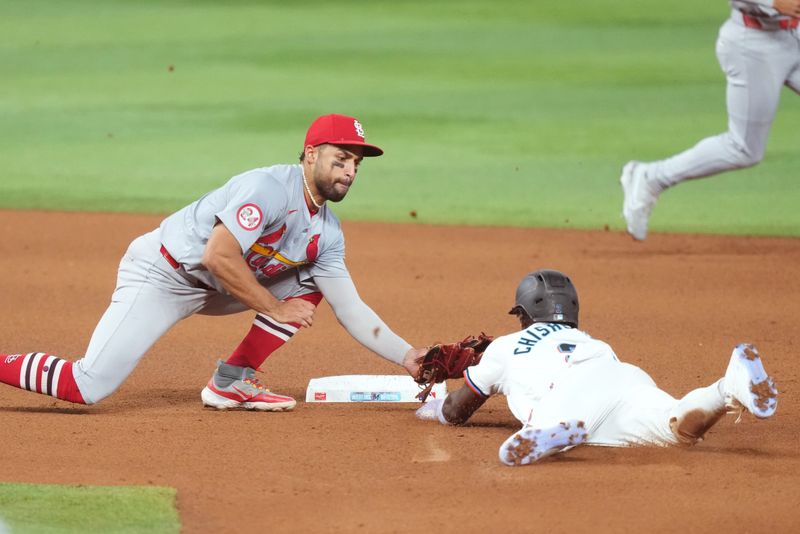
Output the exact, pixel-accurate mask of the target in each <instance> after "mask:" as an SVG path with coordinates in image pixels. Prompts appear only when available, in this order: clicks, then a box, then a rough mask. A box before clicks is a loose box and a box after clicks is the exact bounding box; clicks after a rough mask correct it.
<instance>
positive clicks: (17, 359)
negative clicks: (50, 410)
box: [0, 352, 86, 404]
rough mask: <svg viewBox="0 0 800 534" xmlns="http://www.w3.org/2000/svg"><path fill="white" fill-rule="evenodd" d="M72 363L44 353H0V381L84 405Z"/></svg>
mask: <svg viewBox="0 0 800 534" xmlns="http://www.w3.org/2000/svg"><path fill="white" fill-rule="evenodd" d="M72 365H73V362H68V361H66V360H62V359H61V358H59V357H57V356H53V355H51V354H46V353H44V352H30V353H28V354H0V382H2V383H4V384H8V385H9V386H14V387H18V388H20V389H27V390H28V391H33V392H35V393H41V394H42V395H50V396H51V397H56V398H58V399H61V400H66V401H70V402H75V403H78V404H86V402H85V401H84V400H83V396H82V395H81V392H80V391H79V390H78V385H77V384H76V383H75V378H74V377H73V376H72Z"/></svg>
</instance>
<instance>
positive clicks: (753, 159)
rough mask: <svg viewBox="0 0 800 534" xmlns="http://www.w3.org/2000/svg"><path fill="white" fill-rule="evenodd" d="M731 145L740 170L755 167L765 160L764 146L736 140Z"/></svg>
mask: <svg viewBox="0 0 800 534" xmlns="http://www.w3.org/2000/svg"><path fill="white" fill-rule="evenodd" d="M731 144H732V145H733V147H732V148H733V155H734V159H735V164H736V167H738V168H742V169H743V168H746V167H753V166H754V165H758V164H759V163H761V160H763V159H764V152H765V146H764V145H763V144H762V145H753V144H748V143H743V142H738V141H736V140H734V139H732V140H731Z"/></svg>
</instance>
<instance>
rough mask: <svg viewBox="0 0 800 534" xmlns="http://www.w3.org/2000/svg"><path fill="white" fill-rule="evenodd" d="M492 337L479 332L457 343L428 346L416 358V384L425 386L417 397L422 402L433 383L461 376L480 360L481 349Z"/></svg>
mask: <svg viewBox="0 0 800 534" xmlns="http://www.w3.org/2000/svg"><path fill="white" fill-rule="evenodd" d="M493 339H494V337H492V336H487V335H486V334H484V333H483V332H481V334H480V335H479V336H478V337H475V336H467V337H466V338H465V339H464V340H463V341H459V342H457V343H436V344H435V345H433V346H432V347H430V348H429V349H428V352H426V353H425V355H424V356H421V357H420V358H417V363H418V364H419V372H418V373H417V379H416V380H417V384H420V385H421V386H425V387H424V388H423V390H422V391H421V392H420V393H419V395H417V398H418V399H419V400H421V401H423V402H424V401H425V399H427V398H428V395H430V392H431V390H432V389H433V385H434V384H438V383H440V382H444V381H445V380H447V379H448V378H461V375H462V374H463V373H464V369H466V368H467V367H469V366H471V365H475V364H476V363H478V362H479V361H481V356H483V351H485V350H486V347H488V346H489V343H491V342H492V340H493Z"/></svg>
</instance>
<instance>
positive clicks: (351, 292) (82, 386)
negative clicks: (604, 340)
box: [0, 115, 424, 411]
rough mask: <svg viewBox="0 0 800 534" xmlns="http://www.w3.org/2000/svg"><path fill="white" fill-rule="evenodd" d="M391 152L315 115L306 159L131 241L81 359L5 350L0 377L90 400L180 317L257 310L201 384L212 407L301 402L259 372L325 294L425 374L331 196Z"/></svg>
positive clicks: (380, 348) (338, 310)
mask: <svg viewBox="0 0 800 534" xmlns="http://www.w3.org/2000/svg"><path fill="white" fill-rule="evenodd" d="M382 153H383V151H382V150H381V149H380V148H378V147H377V146H374V145H370V144H368V143H366V141H365V137H364V130H363V127H362V126H361V124H360V123H359V122H358V120H356V119H355V118H353V117H347V116H344V115H325V116H322V117H319V118H317V119H316V120H315V121H314V122H313V124H311V126H310V127H309V129H308V132H307V134H306V139H305V144H304V148H303V152H302V154H301V156H300V164H295V165H275V166H272V167H265V168H260V169H254V170H251V171H248V172H245V173H244V174H240V175H238V176H235V177H233V178H232V179H231V180H230V181H228V182H227V183H226V184H225V185H223V186H222V187H220V188H219V189H216V190H214V191H211V192H210V193H208V194H206V195H204V196H202V197H201V198H200V199H199V200H197V201H195V202H193V203H192V204H190V205H188V206H186V207H185V208H183V209H181V210H179V211H177V212H176V213H173V214H172V215H170V216H169V217H167V218H166V219H164V221H163V222H162V223H161V225H160V227H159V228H157V229H155V230H153V231H152V232H150V233H147V234H145V235H143V236H141V237H138V238H137V239H135V240H134V241H133V242H132V243H131V245H130V247H129V248H128V250H127V252H126V253H125V255H124V256H123V258H122V261H121V262H120V266H119V272H118V278H117V287H116V289H115V291H114V294H113V295H112V297H111V304H110V305H109V307H108V309H107V310H106V312H105V314H104V315H103V317H102V318H101V319H100V322H99V323H98V325H97V327H96V328H95V331H94V334H93V335H92V338H91V340H90V342H89V346H88V348H87V349H86V353H85V356H84V357H83V358H81V359H79V360H78V361H76V362H70V361H66V360H63V359H61V358H59V357H57V356H53V355H51V354H47V353H42V352H31V353H27V354H10V355H0V382H4V383H6V384H10V385H12V386H16V387H19V388H23V389H27V390H30V391H34V392H37V393H42V394H46V395H51V396H53V397H57V398H59V399H63V400H67V401H71V402H76V403H85V404H93V403H96V402H98V401H100V400H102V399H104V398H105V397H107V396H108V395H110V394H111V393H113V392H114V391H115V390H116V389H117V388H118V387H119V386H120V385H121V384H122V382H123V381H124V380H125V379H126V378H127V377H128V375H130V373H131V372H132V371H133V369H134V368H135V367H136V365H137V364H138V363H139V360H140V359H141V358H142V356H143V355H144V354H145V353H146V352H147V350H148V349H149V348H150V347H151V346H152V345H153V343H155V341H156V340H157V339H158V338H159V337H161V336H162V335H163V334H164V333H165V332H166V331H167V330H169V329H170V328H171V327H172V326H173V325H174V324H175V323H177V322H178V321H180V320H181V319H183V318H185V317H188V316H190V315H192V314H195V313H200V314H204V315H225V314H231V313H238V312H242V311H246V310H254V311H255V312H256V316H255V320H254V321H253V325H252V327H251V329H250V331H249V333H248V334H247V336H246V337H245V339H244V340H243V341H242V342H241V344H240V345H239V346H238V347H237V348H236V350H235V351H234V352H233V353H232V354H231V356H230V357H229V358H228V359H227V361H225V362H222V361H220V362H219V363H218V365H217V369H216V371H215V372H214V374H213V376H212V377H211V379H210V380H209V382H208V384H207V385H206V387H205V388H204V389H203V391H202V394H201V398H202V401H203V404H204V405H206V406H209V407H213V408H218V409H230V408H242V409H250V410H264V411H281V410H289V409H291V408H293V407H294V406H295V400H294V399H292V398H291V397H287V396H284V395H279V394H277V393H273V392H271V391H269V390H268V389H267V388H266V387H265V386H264V384H263V383H261V381H260V380H259V379H258V378H257V376H256V370H257V369H259V367H260V365H261V364H262V363H263V362H264V360H265V359H266V358H267V356H269V355H270V354H271V353H272V352H273V351H274V350H276V349H277V348H279V347H280V346H282V345H283V344H284V343H285V342H286V341H288V340H289V339H290V338H291V337H292V336H293V335H294V334H295V332H297V331H298V329H300V328H302V327H310V326H311V325H312V323H313V316H314V311H315V309H316V306H317V304H319V302H320V301H321V299H322V298H323V296H324V297H325V298H326V299H327V300H328V302H329V303H330V305H331V307H332V309H333V311H334V313H335V314H336V317H337V319H338V320H339V322H340V323H341V324H342V325H343V326H344V327H345V328H346V329H347V331H348V332H349V333H350V334H351V335H352V336H353V337H354V338H355V339H356V340H358V341H359V342H360V343H362V344H363V345H364V346H365V347H367V348H369V349H370V350H372V351H374V352H375V353H377V354H379V355H380V356H382V357H384V358H386V359H387V360H390V361H392V362H394V363H396V364H398V365H402V366H404V367H406V368H407V369H411V370H413V371H416V369H415V366H414V364H413V362H414V359H415V358H416V357H417V356H419V355H420V354H422V353H424V350H415V349H413V348H412V347H411V345H409V344H408V343H407V342H406V341H404V340H403V339H402V338H400V337H399V336H398V335H396V334H395V333H393V332H392V330H391V329H389V327H388V326H387V325H386V324H384V322H383V321H382V320H381V319H380V317H378V316H377V315H376V314H375V312H373V311H372V310H371V309H370V308H369V307H368V306H367V305H366V304H365V303H364V302H363V301H362V300H361V298H360V297H359V295H358V292H357V291H356V288H355V285H354V284H353V281H352V280H351V278H350V274H349V273H348V271H347V267H346V266H345V262H344V237H343V235H342V229H341V226H340V224H339V220H338V219H337V218H336V216H335V215H334V214H333V212H332V211H330V209H329V208H328V205H327V201H332V202H338V201H340V200H342V199H343V198H344V197H345V195H346V194H347V192H348V190H349V188H350V186H351V185H352V184H353V181H354V180H355V178H356V173H357V172H358V168H359V165H360V163H361V161H362V159H363V158H364V157H374V156H380V155H381V154H382Z"/></svg>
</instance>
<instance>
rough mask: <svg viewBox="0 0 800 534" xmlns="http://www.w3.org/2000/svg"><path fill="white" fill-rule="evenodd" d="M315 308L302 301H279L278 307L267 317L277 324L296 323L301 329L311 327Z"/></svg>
mask: <svg viewBox="0 0 800 534" xmlns="http://www.w3.org/2000/svg"><path fill="white" fill-rule="evenodd" d="M316 309H317V307H316V306H314V305H313V304H311V303H310V302H307V301H305V300H303V299H291V300H287V301H281V302H280V303H279V304H278V306H277V307H276V308H275V309H274V310H272V311H270V312H269V313H268V314H267V315H269V316H270V317H272V318H273V319H275V320H276V321H278V322H279V323H297V324H299V325H300V326H301V327H308V326H311V325H312V324H313V322H314V312H315V311H316Z"/></svg>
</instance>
